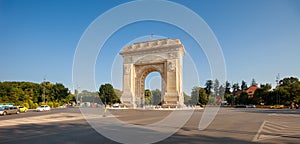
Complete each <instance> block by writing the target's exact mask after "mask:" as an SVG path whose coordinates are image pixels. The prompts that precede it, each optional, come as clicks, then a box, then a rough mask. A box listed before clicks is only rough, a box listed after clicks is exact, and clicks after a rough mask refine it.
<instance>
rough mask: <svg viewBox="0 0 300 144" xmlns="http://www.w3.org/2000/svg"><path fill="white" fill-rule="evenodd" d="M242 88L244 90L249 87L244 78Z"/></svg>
mask: <svg viewBox="0 0 300 144" xmlns="http://www.w3.org/2000/svg"><path fill="white" fill-rule="evenodd" d="M241 89H242V90H247V89H248V86H247V83H246V82H245V81H244V80H242V85H241Z"/></svg>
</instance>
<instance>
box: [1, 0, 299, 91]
mask: <svg viewBox="0 0 300 144" xmlns="http://www.w3.org/2000/svg"><path fill="white" fill-rule="evenodd" d="M124 2H126V1H101V0H89V1H84V0H75V1H70V0H26V1H21V0H0V81H32V82H38V83H40V82H42V81H43V78H44V77H45V78H46V79H47V80H48V81H51V82H59V83H63V84H64V85H66V86H67V87H69V88H70V89H73V88H72V86H73V83H72V65H73V58H74V53H75V50H76V46H77V44H78V42H79V40H80V38H81V36H82V34H83V33H84V31H85V29H86V28H87V27H88V26H89V25H90V24H91V23H92V22H93V21H94V20H95V19H96V18H97V17H98V16H100V15H101V14H103V13H104V12H105V11H107V10H109V9H111V8H113V7H115V6H117V5H119V4H122V3H124ZM174 2H176V3H179V4H181V5H184V6H186V7H187V8H189V9H191V10H193V11H194V12H195V13H196V14H198V15H199V16H201V17H202V18H203V20H205V21H206V23H207V24H208V25H209V26H210V28H211V30H212V31H213V32H214V34H215V36H216V37H217V39H218V41H219V44H220V46H221V47H222V50H223V54H224V57H225V62H226V63H225V64H226V69H227V79H228V81H229V82H231V83H234V82H239V83H241V81H242V80H245V81H247V83H248V84H250V83H251V79H252V78H254V79H255V80H256V81H257V82H258V83H271V84H272V86H275V77H276V75H277V74H278V73H279V74H280V77H281V78H283V77H289V76H295V77H298V78H299V77H300V63H299V61H300V56H299V54H300V1H297V0H285V1H284V0H272V1H269V0H262V1H261V0H243V1H240V0H227V1H222V0H211V1H197V0H180V1H174ZM153 10H154V11H155V9H153ZM114 19H116V18H112V21H113V20H114ZM151 34H154V35H155V36H157V37H158V36H163V37H168V38H172V39H175V38H179V39H180V40H181V42H182V43H183V44H184V46H185V48H186V51H187V52H188V54H189V55H190V58H189V57H186V58H185V59H188V60H187V61H189V60H190V59H192V61H193V62H194V63H195V65H196V67H197V72H198V77H199V80H200V81H199V85H200V86H203V85H204V83H205V82H206V80H208V79H210V78H211V75H210V67H209V63H208V60H207V58H206V56H205V54H204V53H203V51H202V50H201V47H200V46H199V45H198V44H197V43H196V42H195V40H193V39H192V37H191V36H189V34H187V33H185V32H184V31H182V30H181V29H179V28H177V27H176V26H173V25H170V24H167V23H162V22H157V21H143V22H137V23H133V24H130V25H127V26H125V27H123V28H121V29H119V30H118V31H117V32H116V33H114V34H113V35H112V36H111V37H110V38H109V39H108V40H107V41H106V43H105V45H104V46H103V47H102V49H101V51H100V53H99V56H98V59H97V63H96V65H95V73H96V83H97V85H100V84H103V83H106V82H109V83H115V82H113V79H117V78H112V77H111V73H112V69H113V68H112V67H117V66H115V65H114V60H115V58H116V57H117V56H118V52H119V51H120V50H121V49H122V47H124V46H125V45H127V44H129V43H130V42H131V41H133V40H134V39H136V38H139V37H143V36H149V35H151ZM190 62H191V61H190ZM120 71H121V70H120ZM157 75H158V74H155V73H154V74H152V75H150V76H149V78H148V77H147V79H148V81H149V82H147V84H146V86H147V87H149V88H152V87H157V84H151V83H152V82H150V81H157V80H158V81H159V79H160V78H159V77H156V76H157ZM184 75H186V76H187V78H186V79H188V80H190V79H193V78H192V77H188V75H189V74H188V72H186V73H185V74H184ZM115 77H119V76H118V75H117V74H116V76H115ZM152 77H154V78H152ZM151 79H152V80H151ZM115 81H118V82H119V80H118V79H117V80H115ZM191 83H192V84H194V82H191ZM191 83H189V82H188V81H187V82H185V83H184V84H186V85H187V88H185V89H187V90H186V91H189V90H188V89H190V87H192V84H191ZM114 85H116V87H117V88H119V89H121V87H120V86H119V84H114ZM151 85H153V86H151Z"/></svg>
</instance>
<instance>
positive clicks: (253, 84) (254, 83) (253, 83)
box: [251, 78, 258, 86]
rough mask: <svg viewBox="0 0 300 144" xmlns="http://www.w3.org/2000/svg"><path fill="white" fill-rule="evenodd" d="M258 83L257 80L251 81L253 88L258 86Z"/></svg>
mask: <svg viewBox="0 0 300 144" xmlns="http://www.w3.org/2000/svg"><path fill="white" fill-rule="evenodd" d="M257 85H258V84H257V82H256V81H255V79H254V78H253V79H252V81H251V86H257Z"/></svg>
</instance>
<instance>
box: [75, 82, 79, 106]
mask: <svg viewBox="0 0 300 144" xmlns="http://www.w3.org/2000/svg"><path fill="white" fill-rule="evenodd" d="M79 88H80V87H78V85H77V86H76V91H77V93H76V104H77V106H78V94H79Z"/></svg>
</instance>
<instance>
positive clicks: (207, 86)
mask: <svg viewBox="0 0 300 144" xmlns="http://www.w3.org/2000/svg"><path fill="white" fill-rule="evenodd" d="M212 88H213V81H212V80H207V81H206V83H205V91H206V94H208V95H211V90H212Z"/></svg>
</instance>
